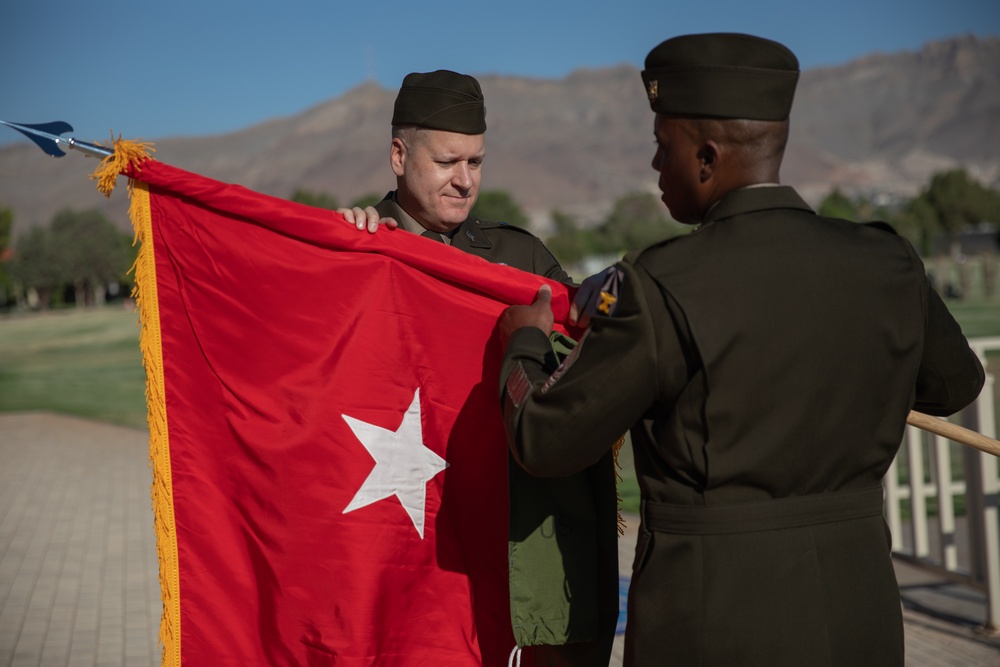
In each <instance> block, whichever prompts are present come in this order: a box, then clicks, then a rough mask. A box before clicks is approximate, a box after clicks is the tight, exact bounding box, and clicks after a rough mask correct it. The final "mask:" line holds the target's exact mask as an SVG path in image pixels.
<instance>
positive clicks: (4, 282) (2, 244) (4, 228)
mask: <svg viewBox="0 0 1000 667" xmlns="http://www.w3.org/2000/svg"><path fill="white" fill-rule="evenodd" d="M13 228H14V212H13V211H12V210H10V209H9V208H0V307H6V306H7V304H8V303H9V302H10V300H11V297H12V296H13V291H14V286H13V284H12V282H11V278H10V271H9V270H8V268H9V264H10V257H11V248H10V241H11V232H12V230H13Z"/></svg>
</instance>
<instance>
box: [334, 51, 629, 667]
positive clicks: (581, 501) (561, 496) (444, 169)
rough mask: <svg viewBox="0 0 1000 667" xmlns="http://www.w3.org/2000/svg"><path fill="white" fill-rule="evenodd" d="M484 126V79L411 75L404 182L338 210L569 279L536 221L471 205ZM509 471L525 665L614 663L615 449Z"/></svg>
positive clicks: (554, 345)
mask: <svg viewBox="0 0 1000 667" xmlns="http://www.w3.org/2000/svg"><path fill="white" fill-rule="evenodd" d="M485 132H486V106H485V101H484V98H483V94H482V90H481V88H480V85H479V82H478V81H477V80H476V79H475V78H473V77H471V76H468V75H465V74H458V73H456V72H451V71H448V70H438V71H435V72H428V73H419V72H417V73H412V74H408V75H407V76H406V77H405V78H404V79H403V83H402V85H401V86H400V89H399V93H398V95H397V97H396V102H395V105H394V108H393V115H392V141H391V144H390V147H389V165H390V167H391V168H392V171H393V173H394V174H395V176H396V190H394V191H392V192H390V193H389V194H387V195H386V197H385V198H384V199H383V200H382V201H381V202H379V203H378V204H377V205H376V206H375V207H369V208H367V209H365V210H361V209H342V210H340V211H339V212H340V213H341V214H343V215H344V216H345V217H346V218H347V219H348V220H349V221H350V222H352V223H355V225H356V226H357V228H358V229H359V230H361V229H367V230H368V231H369V232H372V233H374V232H376V231H377V230H378V229H379V228H380V226H384V227H389V228H394V229H398V228H400V227H401V228H402V229H403V230H405V231H407V232H412V233H415V234H420V235H422V236H425V237H428V238H431V239H433V240H436V241H442V242H444V243H447V244H449V245H450V246H452V247H453V248H457V249H459V250H461V251H463V252H467V253H470V254H473V255H477V256H479V257H482V258H483V259H486V260H488V261H491V262H495V263H499V264H507V265H509V266H513V267H515V268H518V269H521V270H523V271H528V272H531V273H534V274H536V275H540V276H544V277H546V278H551V279H553V280H558V281H564V282H568V281H569V277H568V276H567V274H566V272H565V271H563V270H562V268H561V267H560V266H559V263H558V262H557V261H556V259H555V258H554V257H553V256H552V254H551V253H550V252H549V251H548V250H547V249H546V248H545V246H544V245H543V244H542V242H541V241H540V240H539V239H538V238H537V237H535V236H534V235H532V234H531V233H530V232H528V231H527V230H523V229H520V228H518V227H514V226H512V225H507V224H505V223H502V222H490V221H486V220H482V219H480V218H476V217H473V216H471V215H470V212H471V210H472V207H473V206H474V205H475V203H476V198H477V196H478V195H479V187H480V182H481V178H482V169H483V161H484V158H485V154H486V148H485ZM380 223H381V225H380ZM455 333H456V344H460V341H461V336H460V334H459V332H455ZM565 342H568V343H570V344H571V343H572V341H565ZM559 354H565V350H564V349H562V348H561V346H560V345H559V344H558V341H557V340H554V341H553V342H550V344H549V359H553V358H558V355H559ZM550 363H551V362H550ZM554 368H555V365H554V364H553V365H552V367H551V368H550V369H549V370H554ZM509 475H510V531H509V545H508V556H509V567H510V597H511V606H510V609H506V608H505V609H497V610H495V611H496V613H498V614H508V613H509V614H510V618H511V623H512V625H513V631H514V637H515V640H516V642H517V644H518V646H520V647H530V648H529V649H527V650H525V651H524V655H523V662H522V664H524V665H525V667H529V666H530V665H534V666H535V667H590V666H593V667H605V666H606V665H607V664H608V661H609V659H610V656H611V649H612V644H613V642H614V635H615V629H616V626H617V619H618V551H617V537H618V535H617V506H616V504H615V500H616V497H617V494H616V490H615V474H614V463H613V457H612V456H611V454H610V453H608V455H606V456H604V457H600V460H598V461H595V464H594V465H592V466H589V467H587V468H586V469H584V470H581V471H580V472H579V473H578V474H577V475H575V476H573V477H571V478H566V479H563V480H555V481H553V480H540V479H537V478H534V477H531V476H530V475H528V474H527V473H526V472H524V471H523V470H522V469H521V468H519V467H518V466H517V465H516V464H514V463H511V465H510V470H509Z"/></svg>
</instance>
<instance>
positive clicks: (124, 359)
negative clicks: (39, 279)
mask: <svg viewBox="0 0 1000 667" xmlns="http://www.w3.org/2000/svg"><path fill="white" fill-rule="evenodd" d="M137 323H138V316H137V314H136V313H135V312H134V311H132V310H131V309H126V308H125V307H124V306H122V305H121V304H118V305H117V306H105V307H103V308H99V309H77V308H69V309H60V310H55V311H51V312H47V313H35V314H23V315H21V314H16V315H5V316H2V317H0V411H3V412H11V411H33V410H42V411H48V412H58V413H63V414H68V415H74V416H77V417H85V418H88V419H95V420H98V421H104V422H110V423H114V424H121V425H123V426H132V427H135V428H143V429H144V428H146V398H145V386H146V385H145V382H146V379H145V372H144V371H143V368H142V354H141V353H140V351H139V327H138V324H137Z"/></svg>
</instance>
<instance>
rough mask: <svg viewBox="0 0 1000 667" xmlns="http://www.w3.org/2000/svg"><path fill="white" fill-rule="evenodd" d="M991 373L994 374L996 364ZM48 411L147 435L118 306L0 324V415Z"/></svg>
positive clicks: (992, 309)
mask: <svg viewBox="0 0 1000 667" xmlns="http://www.w3.org/2000/svg"><path fill="white" fill-rule="evenodd" d="M949 305H950V307H951V309H952V312H954V313H955V316H956V318H957V319H958V320H959V322H960V323H961V324H962V328H963V330H964V331H965V332H966V334H967V335H968V336H969V337H970V338H982V337H991V336H1000V300H998V301H996V302H994V301H989V300H986V299H984V298H980V299H978V300H971V301H969V302H965V303H952V304H949ZM990 366H991V370H992V371H993V372H994V373H996V372H998V371H1000V368H998V367H1000V357H992V358H991V360H990ZM12 411H48V412H57V413H62V414H68V415H74V416H78V417H84V418H88V419H94V420H98V421H103V422H110V423H114V424H119V425H123V426H129V427H134V428H139V429H145V428H146V403H145V373H144V371H143V368H142V357H141V353H140V351H139V327H138V315H137V313H135V312H134V311H133V310H132V309H131V308H126V307H124V306H122V305H121V304H118V305H115V306H110V305H109V306H104V307H102V308H96V309H75V308H70V309H63V310H56V311H52V312H48V313H33V314H14V315H3V316H0V412H12ZM619 459H620V463H621V474H622V477H623V480H622V482H621V483H620V484H619V492H620V495H621V497H622V500H623V509H625V510H627V511H633V512H634V511H638V507H639V490H638V486H637V485H636V481H635V473H634V471H633V467H632V453H631V451H630V449H629V448H628V447H625V448H624V450H623V451H622V452H621V455H620V457H619Z"/></svg>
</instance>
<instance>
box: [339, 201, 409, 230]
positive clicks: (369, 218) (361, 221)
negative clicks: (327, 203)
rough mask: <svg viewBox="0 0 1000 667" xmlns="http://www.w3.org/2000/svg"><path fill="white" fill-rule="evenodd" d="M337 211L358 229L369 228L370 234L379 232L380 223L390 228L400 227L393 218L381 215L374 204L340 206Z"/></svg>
mask: <svg viewBox="0 0 1000 667" xmlns="http://www.w3.org/2000/svg"><path fill="white" fill-rule="evenodd" d="M337 213H339V214H341V215H342V216H344V217H345V218H347V221H348V222H349V223H351V224H352V225H354V226H355V227H357V228H358V231H361V230H362V229H368V233H369V234H374V233H375V232H377V231H378V228H379V225H385V226H386V227H388V228H389V229H396V228H397V227H399V223H398V222H396V220H394V219H393V218H382V217H380V216H379V214H378V211H376V210H375V208H374V207H372V206H368V207H366V208H363V209H362V208H358V207H354V208H338V209H337Z"/></svg>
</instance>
